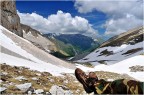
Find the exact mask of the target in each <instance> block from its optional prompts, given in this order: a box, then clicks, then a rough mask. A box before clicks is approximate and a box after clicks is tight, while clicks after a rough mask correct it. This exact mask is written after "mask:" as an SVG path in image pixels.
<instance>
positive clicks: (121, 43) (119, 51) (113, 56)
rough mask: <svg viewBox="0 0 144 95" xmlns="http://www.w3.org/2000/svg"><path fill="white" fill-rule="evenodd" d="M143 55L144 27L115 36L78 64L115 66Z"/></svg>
mask: <svg viewBox="0 0 144 95" xmlns="http://www.w3.org/2000/svg"><path fill="white" fill-rule="evenodd" d="M142 53H143V27H139V28H135V29H132V30H129V31H127V32H125V33H122V34H120V35H117V36H114V37H112V38H110V39H109V40H107V41H106V42H104V43H103V44H101V46H100V47H99V48H98V49H96V50H95V51H94V52H92V53H90V54H89V55H87V56H86V57H84V58H82V59H80V60H78V61H77V62H89V63H92V64H94V65H97V64H100V63H101V64H113V63H117V62H119V61H122V60H124V59H127V58H130V57H133V56H136V55H139V54H142Z"/></svg>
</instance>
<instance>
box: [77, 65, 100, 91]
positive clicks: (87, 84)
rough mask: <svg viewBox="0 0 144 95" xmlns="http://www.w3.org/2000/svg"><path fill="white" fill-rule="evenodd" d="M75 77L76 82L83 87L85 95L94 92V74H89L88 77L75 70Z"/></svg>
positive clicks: (95, 79)
mask: <svg viewBox="0 0 144 95" xmlns="http://www.w3.org/2000/svg"><path fill="white" fill-rule="evenodd" d="M75 76H76V78H77V79H78V81H79V82H80V83H81V84H82V85H83V87H84V89H85V91H86V92H87V93H91V92H93V91H94V90H95V87H94V83H95V82H96V81H97V80H98V78H97V76H96V74H95V73H93V72H90V73H89V75H86V74H85V72H84V71H82V70H81V69H79V68H77V69H76V70H75Z"/></svg>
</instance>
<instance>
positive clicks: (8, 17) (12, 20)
mask: <svg viewBox="0 0 144 95" xmlns="http://www.w3.org/2000/svg"><path fill="white" fill-rule="evenodd" d="M0 5H1V6H0V8H1V12H0V13H1V25H2V26H4V27H5V28H7V29H8V30H10V31H11V32H13V33H15V34H17V35H19V36H21V37H22V36H23V33H22V29H21V25H20V18H19V16H18V14H17V11H16V4H15V1H14V0H9V1H4V0H2V1H1V4H0Z"/></svg>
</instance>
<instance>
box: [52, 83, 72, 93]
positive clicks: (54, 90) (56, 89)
mask: <svg viewBox="0 0 144 95" xmlns="http://www.w3.org/2000/svg"><path fill="white" fill-rule="evenodd" d="M50 93H51V94H52V95H72V92H71V91H70V90H64V89H63V88H62V87H60V86H57V85H54V86H52V87H51V89H50Z"/></svg>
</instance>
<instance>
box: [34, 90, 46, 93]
mask: <svg viewBox="0 0 144 95" xmlns="http://www.w3.org/2000/svg"><path fill="white" fill-rule="evenodd" d="M34 93H35V94H43V93H44V90H43V89H37V90H35V92H34Z"/></svg>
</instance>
